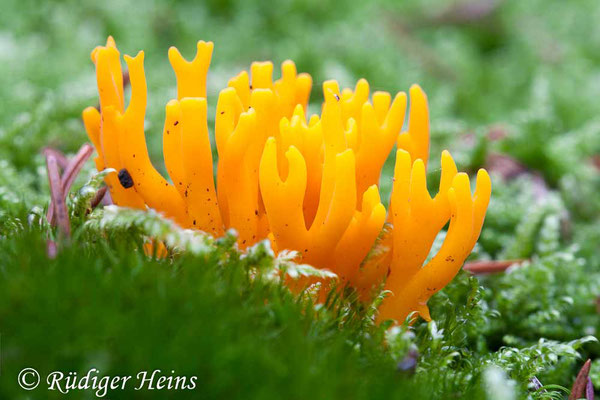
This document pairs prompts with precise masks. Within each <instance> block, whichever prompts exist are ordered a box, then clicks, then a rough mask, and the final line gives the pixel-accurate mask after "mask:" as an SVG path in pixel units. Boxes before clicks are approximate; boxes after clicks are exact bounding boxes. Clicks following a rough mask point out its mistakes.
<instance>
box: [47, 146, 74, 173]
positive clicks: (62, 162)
mask: <svg viewBox="0 0 600 400" xmlns="http://www.w3.org/2000/svg"><path fill="white" fill-rule="evenodd" d="M42 153H44V155H46V156H47V155H48V154H52V155H53V156H54V157H55V158H56V162H57V163H58V166H59V167H60V169H62V170H63V171H64V170H65V168H67V165H68V164H69V159H68V158H67V157H66V156H65V155H64V154H63V153H62V152H60V151H58V150H56V149H53V148H51V147H46V148H44V150H43V151H42Z"/></svg>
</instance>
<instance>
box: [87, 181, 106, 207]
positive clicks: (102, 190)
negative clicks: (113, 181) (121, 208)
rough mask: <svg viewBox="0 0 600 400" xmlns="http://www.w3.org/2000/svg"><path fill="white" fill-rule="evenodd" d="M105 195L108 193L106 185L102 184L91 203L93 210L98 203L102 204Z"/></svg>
mask: <svg viewBox="0 0 600 400" xmlns="http://www.w3.org/2000/svg"><path fill="white" fill-rule="evenodd" d="M105 195H106V186H102V187H101V188H100V189H98V191H97V192H96V195H95V196H94V198H93V199H92V202H91V203H90V205H91V207H92V210H93V209H94V208H96V207H97V206H98V204H100V202H101V201H102V199H103V198H104V196H105Z"/></svg>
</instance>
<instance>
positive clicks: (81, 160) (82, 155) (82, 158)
mask: <svg viewBox="0 0 600 400" xmlns="http://www.w3.org/2000/svg"><path fill="white" fill-rule="evenodd" d="M48 150H50V149H48ZM93 152H94V148H93V147H92V146H90V145H89V144H88V143H86V144H84V145H83V146H81V148H80V149H79V151H78V152H77V154H76V155H75V157H73V158H72V159H71V160H70V161H68V163H67V166H66V167H65V168H64V173H63V175H62V177H61V181H62V184H61V187H62V192H63V196H64V198H65V199H66V197H67V194H68V193H69V190H70V189H71V185H73V182H74V181H75V178H76V177H77V175H78V174H79V172H80V171H81V168H83V165H84V164H85V162H86V161H87V159H88V158H90V156H91V155H92V153H93ZM46 154H51V153H50V152H48V153H46ZM46 219H47V220H48V222H49V223H50V224H52V223H53V222H54V208H53V207H49V208H48V213H47V214H46Z"/></svg>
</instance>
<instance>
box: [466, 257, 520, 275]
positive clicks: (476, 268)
mask: <svg viewBox="0 0 600 400" xmlns="http://www.w3.org/2000/svg"><path fill="white" fill-rule="evenodd" d="M523 261H526V260H524V259H517V260H497V261H496V260H490V261H473V262H468V263H466V264H465V265H464V267H463V269H464V270H465V271H469V272H470V273H472V274H475V275H480V274H491V273H494V272H504V271H506V270H507V269H508V267H510V266H511V265H515V264H521V263H522V262H523Z"/></svg>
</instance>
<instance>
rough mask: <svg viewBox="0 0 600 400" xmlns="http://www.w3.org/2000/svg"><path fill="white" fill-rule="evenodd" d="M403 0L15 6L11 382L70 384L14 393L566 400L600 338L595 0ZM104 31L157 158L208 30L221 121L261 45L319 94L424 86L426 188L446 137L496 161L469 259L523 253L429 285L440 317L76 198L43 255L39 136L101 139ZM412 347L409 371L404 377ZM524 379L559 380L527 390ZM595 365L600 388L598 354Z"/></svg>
mask: <svg viewBox="0 0 600 400" xmlns="http://www.w3.org/2000/svg"><path fill="white" fill-rule="evenodd" d="M397 3H398V2H394V1H386V0H377V1H374V2H360V1H356V0H342V1H333V0H332V1H328V0H325V1H323V0H320V1H286V2H280V3H279V4H276V5H273V4H267V3H265V4H259V3H256V2H248V1H242V0H239V1H238V0H229V1H224V2H221V1H208V2H201V3H200V2H194V1H180V2H173V1H167V0H155V1H153V2H143V3H142V2H137V3H135V4H127V2H122V1H107V2H92V1H87V0H86V1H65V2H43V3H40V2H36V1H29V0H19V1H16V0H4V1H3V2H2V12H0V335H1V336H0V359H1V364H0V367H1V373H0V397H1V398H10V399H13V398H15V399H17V398H62V397H61V396H62V395H59V394H58V393H56V392H47V391H45V390H42V389H38V390H37V391H33V392H25V391H24V390H22V389H20V388H19V387H18V386H17V383H16V376H17V374H18V371H19V370H21V369H22V368H24V367H28V366H31V367H35V368H37V369H38V370H39V371H40V372H42V373H48V372H50V371H53V370H62V371H78V372H80V373H81V372H85V371H87V370H88V369H89V368H91V367H95V368H98V369H101V370H102V373H105V374H110V375H123V374H135V373H137V372H138V371H141V370H153V369H156V368H158V369H162V370H165V371H167V372H170V370H177V372H178V373H181V374H188V375H192V374H195V375H197V376H198V379H199V382H198V389H197V390H196V391H194V392H179V393H171V392H169V393H166V392H162V393H161V392H148V391H141V392H140V391H133V390H131V391H129V392H120V391H114V392H111V393H110V394H109V396H107V397H108V398H161V399H162V398H165V397H167V398H179V397H181V398H215V399H217V398H218V399H221V398H239V399H250V398H261V399H266V398H292V399H307V398H314V399H332V398H349V399H354V398H356V399H362V398H365V399H367V398H368V399H371V398H383V397H386V398H397V397H400V398H402V397H405V398H461V397H463V398H492V399H493V398H498V399H500V398H511V397H510V396H511V395H512V394H514V396H515V397H516V398H527V396H529V397H531V398H536V399H538V398H561V397H564V398H566V397H567V396H568V389H569V388H570V386H571V384H572V382H573V380H574V377H575V374H576V372H577V370H578V369H579V368H580V366H581V365H582V364H583V361H584V359H585V358H586V357H589V358H592V359H595V358H596V357H597V356H598V354H600V346H599V345H598V344H597V343H595V342H594V341H593V340H591V339H590V338H589V336H590V335H592V336H593V335H597V332H598V328H600V320H599V319H598V311H597V305H596V304H597V297H598V295H599V294H600V253H599V251H598V249H599V248H598V242H599V240H600V173H599V170H598V168H597V166H595V164H596V165H597V164H598V158H597V157H598V155H600V102H599V101H598V95H599V94H600V79H599V75H598V71H600V27H599V26H598V24H597V22H596V21H597V20H598V18H600V4H599V3H598V2H597V1H594V0H582V1H578V2H564V1H560V0H533V1H527V2H523V1H518V0H506V1H498V2H494V1H485V0H481V1H477V2H475V3H478V4H484V5H487V6H489V7H487V8H486V7H483V8H482V10H483V12H482V13H474V12H473V11H472V10H473V8H470V9H468V8H464V7H463V8H461V7H457V6H456V4H457V3H456V2H454V1H449V0H448V1H433V0H425V1H416V0H411V1H406V2H401V3H400V4H397ZM466 3H471V2H470V1H469V0H466ZM459 4H465V2H459ZM465 10H467V11H465ZM469 10H471V11H469ZM109 34H110V35H113V36H114V37H115V38H116V40H117V43H118V44H119V45H120V48H121V49H122V50H123V52H124V53H129V54H133V53H135V52H137V51H138V50H140V49H144V50H145V51H146V71H147V75H148V84H149V90H150V97H149V99H150V104H149V110H148V116H147V118H148V124H147V127H148V132H147V139H148V143H149V146H150V149H151V153H152V155H153V157H154V160H156V166H157V167H158V168H159V169H161V170H164V166H163V163H162V160H161V157H160V148H161V137H160V130H161V129H160V127H161V125H162V120H163V118H164V104H166V101H167V100H168V99H169V98H171V97H172V96H174V94H175V79H174V74H173V73H172V71H170V67H169V65H168V61H167V58H166V52H167V49H168V47H169V46H170V45H176V46H177V47H179V48H180V49H181V50H182V52H183V54H184V55H186V56H188V57H189V56H190V55H191V52H192V51H193V49H194V48H195V42H196V40H198V39H204V40H212V41H214V42H215V52H214V56H213V62H212V66H211V71H210V73H209V87H208V92H209V99H208V101H209V107H212V111H209V115H211V114H214V107H215V103H216V95H217V91H218V89H219V88H221V87H223V86H224V85H225V83H226V81H227V79H228V78H229V77H231V76H233V75H234V74H236V73H237V72H239V70H240V69H242V68H247V67H248V66H249V63H250V62H251V61H253V60H262V59H271V60H273V61H274V62H276V63H279V62H281V61H283V60H284V59H286V58H291V59H293V60H295V61H296V63H297V66H298V69H299V71H306V72H310V73H311V74H312V75H313V79H314V82H315V86H314V88H313V93H312V96H311V99H312V101H313V103H312V105H311V107H312V109H313V110H315V111H316V110H318V105H319V99H320V97H321V89H320V84H321V83H322V82H323V80H325V79H329V78H337V79H338V80H340V81H341V84H342V86H350V85H353V84H354V82H355V81H356V80H357V79H358V78H360V77H364V78H366V79H367V80H368V81H369V82H370V84H371V87H372V90H388V91H390V92H395V91H398V90H407V89H408V87H409V86H410V84H412V83H414V82H418V83H420V84H421V85H422V87H423V88H424V89H425V91H426V92H427V94H428V96H429V102H430V109H431V114H432V115H431V117H432V149H431V154H432V156H431V158H432V162H431V166H430V181H431V182H432V188H434V187H435V181H436V178H437V177H438V176H439V161H438V160H439V154H440V152H441V150H442V149H448V150H450V151H451V152H452V154H453V155H454V157H455V159H456V161H457V163H458V165H459V168H460V169H462V170H465V169H466V170H468V171H470V172H474V171H476V169H477V168H479V167H482V166H485V167H488V169H489V170H490V172H491V173H492V176H493V183H494V192H493V195H492V202H491V204H490V208H489V211H488V216H487V219H486V223H485V226H484V229H483V233H482V236H481V238H480V240H479V244H478V246H477V247H476V249H475V251H474V254H473V255H472V256H471V259H472V260H475V259H483V260H485V259H498V260H501V259H514V258H519V259H528V260H529V261H528V262H527V264H526V265H525V266H523V267H520V268H516V269H514V270H511V271H509V272H507V273H502V274H496V275H492V276H487V277H478V278H474V277H471V276H470V275H469V274H467V273H464V272H463V273H461V274H460V275H459V276H458V277H457V278H456V279H455V280H454V282H453V283H452V284H451V285H449V286H448V287H447V288H446V289H445V290H443V291H442V292H440V293H439V294H437V295H436V296H435V297H434V298H433V299H432V301H431V303H430V304H431V308H432V316H433V318H434V322H432V323H429V324H428V323H425V322H422V321H420V322H418V323H417V324H415V325H414V326H413V327H411V328H410V329H407V328H402V329H396V330H392V331H386V330H385V327H378V326H375V325H374V324H373V323H372V322H371V319H370V316H372V313H373V309H372V307H370V306H369V305H366V306H365V305H360V304H358V303H357V302H356V301H353V300H352V298H350V299H339V298H334V299H330V301H329V302H328V303H327V304H326V305H324V306H315V305H314V304H313V303H312V301H311V298H310V295H309V294H306V295H303V296H300V297H298V296H294V295H292V294H290V293H289V291H288V290H287V289H286V288H285V287H283V286H282V285H280V284H279V283H278V282H272V281H270V280H268V279H266V278H265V279H263V278H261V277H263V276H267V275H268V271H269V270H270V269H272V268H273V267H274V265H276V264H277V261H276V260H273V258H272V257H271V256H270V255H269V254H268V253H266V252H261V251H257V252H256V254H253V255H252V256H251V257H241V256H240V254H239V253H238V252H237V251H236V250H235V249H233V248H232V246H231V242H230V241H229V242H228V241H227V240H223V241H221V242H219V243H213V244H211V245H210V246H209V249H208V250H207V251H203V252H200V253H199V254H192V253H193V252H184V253H182V254H180V255H178V256H176V257H173V258H171V259H169V260H164V261H156V260H151V259H149V258H148V257H146V256H144V255H143V252H142V251H141V244H142V242H143V237H144V235H156V234H160V232H156V231H155V229H157V228H156V224H152V223H148V224H144V221H143V220H140V219H139V218H138V219H135V220H130V221H128V222H131V223H127V224H126V223H125V222H122V223H121V225H119V223H113V224H108V225H107V226H103V227H100V226H99V225H98V224H90V223H86V220H88V218H89V216H86V215H85V213H81V212H77V213H75V214H74V215H73V217H74V218H73V225H74V226H73V228H74V232H75V238H74V240H72V241H71V243H70V244H68V245H67V244H65V245H64V246H62V247H61V249H60V251H59V255H58V257H57V258H56V259H54V260H50V259H48V258H47V257H46V249H45V246H46V242H45V240H46V237H47V235H48V229H47V227H46V226H44V225H43V224H42V225H40V224H39V221H40V219H39V215H40V213H41V211H40V209H43V208H44V207H46V206H47V203H48V199H49V194H48V183H47V178H46V175H45V167H44V160H43V157H42V155H41V153H40V150H41V149H42V148H43V147H44V146H53V147H56V148H58V149H60V150H62V151H64V152H66V153H74V152H75V151H76V150H77V148H78V147H79V146H80V145H81V144H82V143H84V142H85V141H86V140H87V139H86V137H85V133H84V131H83V126H82V123H81V121H80V113H81V110H82V109H83V108H84V107H85V106H88V105H94V104H96V102H97V99H96V86H95V82H94V72H93V67H92V65H91V62H90V60H89V52H90V50H91V49H92V48H93V47H94V46H95V45H97V44H101V43H102V42H103V41H104V40H105V38H106V36H107V35H109ZM211 125H212V124H211V123H209V126H211ZM499 155H502V157H501V156H499ZM392 161H393V160H389V162H388V164H387V165H386V168H385V172H384V175H383V176H382V180H381V189H382V193H383V197H384V198H387V197H388V195H389V189H390V186H391V179H390V172H391V166H392V165H393V163H392ZM91 164H92V163H91V162H90V163H88V164H87V165H86V167H85V169H84V171H83V172H82V174H81V176H80V178H79V180H78V182H77V183H76V184H75V185H74V187H75V190H74V191H75V192H76V190H77V188H79V187H81V185H83V184H84V183H85V181H86V180H87V179H88V178H89V177H90V176H91V174H92V172H93V166H92V165H91ZM507 171H508V172H507ZM511 171H516V172H514V173H512V172H511ZM515 175H518V176H515ZM78 201H79V202H81V201H82V200H81V198H79V199H72V200H70V204H72V205H75V204H79V203H77V202H78ZM79 211H81V210H79ZM93 218H95V217H93ZM122 218H123V220H125V219H126V216H123V217H122ZM147 218H148V220H149V221H150V222H152V221H153V218H155V217H154V216H148V217H147ZM146 222H148V221H146ZM384 338H385V340H384ZM384 343H385V344H384ZM415 354H418V356H417V361H418V362H417V367H416V370H414V371H412V372H411V371H404V369H405V368H407V365H409V364H410V360H411V357H414V355H415ZM493 366H497V367H499V368H501V369H502V371H504V372H498V370H496V369H494V368H495V367H493ZM408 369H409V370H410V368H408ZM534 376H535V377H536V378H538V379H539V380H540V381H541V382H542V384H544V385H546V388H545V391H544V390H538V391H535V390H533V389H532V388H531V387H530V385H529V381H530V379H531V378H532V377H534ZM591 377H592V381H593V382H594V384H595V385H596V387H597V388H600V364H598V363H594V364H593V366H592V374H591ZM511 382H512V383H511ZM511 384H513V385H514V386H511ZM562 387H564V388H565V389H562ZM511 388H512V389H511ZM508 392H511V393H512V394H511V393H508ZM502 396H507V397H502ZM70 397H71V398H93V393H91V392H89V391H88V392H77V393H74V394H71V395H70Z"/></svg>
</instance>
